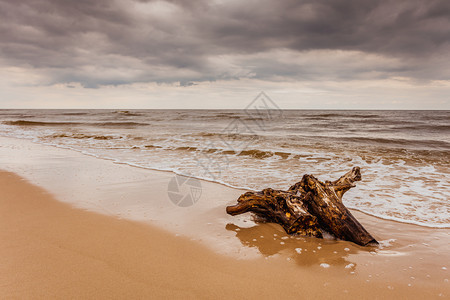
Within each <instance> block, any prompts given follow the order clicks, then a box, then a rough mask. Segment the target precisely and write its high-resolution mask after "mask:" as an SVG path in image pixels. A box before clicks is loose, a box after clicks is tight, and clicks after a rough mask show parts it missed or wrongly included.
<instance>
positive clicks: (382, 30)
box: [0, 0, 450, 109]
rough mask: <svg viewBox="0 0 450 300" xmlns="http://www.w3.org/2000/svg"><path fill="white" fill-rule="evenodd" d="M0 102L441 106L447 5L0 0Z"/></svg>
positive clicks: (449, 92) (448, 75) (399, 0)
mask: <svg viewBox="0 0 450 300" xmlns="http://www.w3.org/2000/svg"><path fill="white" fill-rule="evenodd" d="M0 19H1V22H0V68H1V69H0V76H1V77H0V80H1V82H0V97H1V98H0V108H15V107H16V108H40V107H51V108H71V107H73V108H119V107H121V108H244V107H245V106H246V105H245V104H246V103H248V102H250V101H251V100H252V99H253V98H254V97H255V96H256V95H257V94H258V93H259V92H260V91H265V92H266V93H267V94H268V95H269V96H270V97H271V98H272V99H273V100H274V101H275V102H276V103H277V104H278V105H279V106H280V107H282V108H299V109H302V108H319V109H327V108H339V109H345V108H353V109H358V108H364V109H450V100H449V99H450V59H449V58H448V57H449V56H450V1H448V0H441V1H434V0H421V1H416V0H392V1H391V0H353V1H350V0H347V1H344V0H329V1H313V0H311V1H301V0H282V1H280V0H278V1H261V0H259V1H253V0H247V1H242V0H240V1H238V0H216V1H206V0H198V1H196V0H190V1H181V0H179V1H177V0H174V1H145V0H141V1H140V0H115V1H114V0H95V1H91V0H77V1H75V0H74V1H69V0H53V1H52V0H17V1H10V0H0Z"/></svg>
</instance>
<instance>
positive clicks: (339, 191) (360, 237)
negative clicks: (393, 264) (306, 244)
mask: <svg viewBox="0 0 450 300" xmlns="http://www.w3.org/2000/svg"><path fill="white" fill-rule="evenodd" d="M359 180H361V172H360V169H359V167H354V168H353V169H352V170H351V171H349V172H348V173H346V174H345V175H343V176H341V177H340V178H339V179H338V180H335V181H325V182H321V181H319V180H318V179H317V178H315V177H314V176H312V175H304V176H303V178H302V180H301V181H299V182H297V183H296V184H294V185H293V186H291V187H290V188H289V190H288V191H280V190H273V189H270V188H268V189H264V190H262V191H261V192H247V193H245V194H243V195H241V196H240V197H239V199H238V200H237V201H238V203H237V204H236V205H233V206H228V207H227V213H228V214H230V215H233V216H234V215H239V214H242V213H245V212H249V211H250V212H253V213H255V214H256V216H258V217H259V218H262V219H264V220H266V221H268V222H274V223H278V224H280V225H281V226H283V228H284V230H285V231H286V232H287V233H288V234H301V235H308V236H314V237H322V231H326V232H328V233H331V234H333V235H334V236H335V237H337V238H339V239H342V240H346V241H351V242H354V243H356V244H358V245H362V246H366V245H368V244H371V243H377V241H376V240H375V239H374V238H373V237H372V236H371V235H370V234H369V233H368V232H367V231H366V230H365V229H364V227H363V226H362V225H361V224H360V223H359V222H358V221H357V220H356V219H355V217H354V216H353V215H352V214H351V213H350V211H349V210H348V209H347V208H346V207H345V206H344V204H342V196H343V195H344V193H345V192H346V191H348V190H349V189H350V188H352V187H354V186H355V184H354V182H355V181H359Z"/></svg>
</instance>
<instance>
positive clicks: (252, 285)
mask: <svg viewBox="0 0 450 300" xmlns="http://www.w3.org/2000/svg"><path fill="white" fill-rule="evenodd" d="M0 140H1V143H0V145H1V146H0V169H2V170H4V171H1V172H0V201H1V204H0V228H1V229H0V282H1V284H0V297H1V298H48V297H52V298H56V297H57V298H63V297H64V298H68V297H70V298H124V297H132V298H149V297H153V298H167V297H171V298H172V297H174V298H230V297H233V298H237V297H240V298H273V297H283V298H291V299H294V298H295V299H310V298H320V299H327V298H337V299H345V298H359V299H424V298H428V299H444V298H446V297H449V295H450V284H449V279H450V278H449V277H450V276H449V273H448V270H447V268H448V267H450V266H449V265H448V262H449V261H450V253H449V251H448V245H449V241H450V230H448V229H432V228H425V227H421V226H416V225H408V224H404V223H398V222H393V221H387V220H383V219H379V218H375V217H372V216H368V215H365V214H363V213H360V212H357V211H353V213H354V214H355V216H356V217H357V218H358V219H359V220H360V221H361V223H362V224H363V225H364V226H365V227H366V229H367V230H368V231H369V232H371V233H372V234H373V235H374V236H375V237H376V238H377V239H378V240H379V241H381V246H380V247H360V246H357V245H355V244H352V243H349V242H344V241H336V240H330V239H328V240H322V239H315V238H304V237H289V236H288V235H286V234H285V233H284V231H283V230H282V229H281V227H279V226H278V225H274V224H259V223H254V222H253V221H252V218H251V215H250V214H246V215H242V216H239V217H231V216H228V215H226V213H225V209H224V208H225V206H226V205H229V204H231V203H233V202H234V201H235V200H236V198H237V196H239V195H240V194H241V193H242V192H243V191H242V190H237V189H232V188H228V187H226V186H223V185H219V184H216V183H212V182H206V181H202V182H201V184H202V197H201V198H200V200H199V201H198V203H196V204H195V205H193V206H191V207H188V208H180V207H177V206H175V205H174V204H173V203H172V202H171V201H170V200H169V199H168V196H167V186H168V183H169V181H170V180H171V179H172V178H173V176H174V174H172V173H170V172H160V171H152V170H145V169H139V168H134V167H131V166H127V165H121V164H115V163H114V162H112V161H108V160H101V159H98V158H95V157H90V156H86V155H83V154H80V153H78V152H75V151H71V150H66V149H58V148H55V147H50V146H45V145H39V144H35V143H32V142H29V141H24V140H18V139H12V138H3V137H2V138H0Z"/></svg>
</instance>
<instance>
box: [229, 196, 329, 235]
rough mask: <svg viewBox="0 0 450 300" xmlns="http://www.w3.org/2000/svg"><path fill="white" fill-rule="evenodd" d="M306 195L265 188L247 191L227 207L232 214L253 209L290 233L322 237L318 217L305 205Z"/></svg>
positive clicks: (259, 215) (258, 214)
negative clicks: (234, 203)
mask: <svg viewBox="0 0 450 300" xmlns="http://www.w3.org/2000/svg"><path fill="white" fill-rule="evenodd" d="M305 197H310V195H309V194H307V195H304V196H303V197H299V196H296V195H294V194H292V193H290V192H285V191H280V190H273V189H265V190H262V191H261V192H247V193H245V194H243V195H241V196H240V197H239V199H238V200H237V201H238V204H236V205H234V206H228V207H227V213H228V214H230V215H233V216H234V215H239V214H243V213H245V212H248V211H251V212H253V213H255V214H256V215H257V216H258V217H260V218H262V219H264V220H266V221H267V222H274V223H278V224H280V225H281V226H283V228H284V230H285V231H286V232H287V233H289V234H302V235H308V236H315V237H322V232H321V231H320V228H319V226H318V222H317V218H316V217H315V216H313V215H311V214H310V213H309V212H308V210H307V208H306V207H305V206H304V204H303V201H304V198H305Z"/></svg>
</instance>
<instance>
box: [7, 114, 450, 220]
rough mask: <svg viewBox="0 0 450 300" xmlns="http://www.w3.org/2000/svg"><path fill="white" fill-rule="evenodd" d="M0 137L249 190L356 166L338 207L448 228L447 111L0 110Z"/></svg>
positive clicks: (449, 137) (449, 157)
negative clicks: (357, 172) (358, 175)
mask: <svg viewBox="0 0 450 300" xmlns="http://www.w3.org/2000/svg"><path fill="white" fill-rule="evenodd" d="M0 134H1V135H3V136H12V137H19V138H26V139H32V140H34V141H36V142H40V143H45V144H51V145H56V146H60V147H67V148H71V149H75V150H78V151H82V152H84V153H86V154H91V155H94V156H97V157H100V158H108V159H113V160H115V161H117V162H122V163H127V164H130V165H135V166H140V167H144V168H151V169H160V170H169V171H173V172H176V173H179V174H184V175H190V176H194V177H198V178H204V179H208V180H212V181H217V182H221V183H225V184H228V185H231V186H235V187H244V188H250V189H262V188H265V187H272V188H283V189H286V188H288V187H289V186H290V185H292V184H294V183H295V182H297V181H299V180H300V178H301V176H302V175H303V174H304V173H309V174H313V175H315V176H317V177H319V178H320V179H323V180H326V179H336V178H338V177H339V176H340V175H342V174H343V173H345V172H346V171H348V170H349V169H350V168H351V167H353V166H355V165H358V166H360V167H361V170H362V177H363V179H362V182H359V183H358V184H357V187H356V188H354V189H352V190H351V191H350V192H348V193H347V194H346V195H345V197H344V203H345V205H346V206H348V207H351V208H354V209H358V210H360V211H363V212H365V213H368V214H371V215H374V216H378V217H382V218H386V219H394V220H398V221H403V222H407V223H415V224H420V225H424V226H429V227H450V204H449V202H448V200H449V199H450V179H449V178H450V176H449V174H450V155H449V153H450V152H449V151H450V111H304V110H289V111H278V110H275V111H244V110H241V111H239V110H226V111H223V110H130V111H114V110H0Z"/></svg>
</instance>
